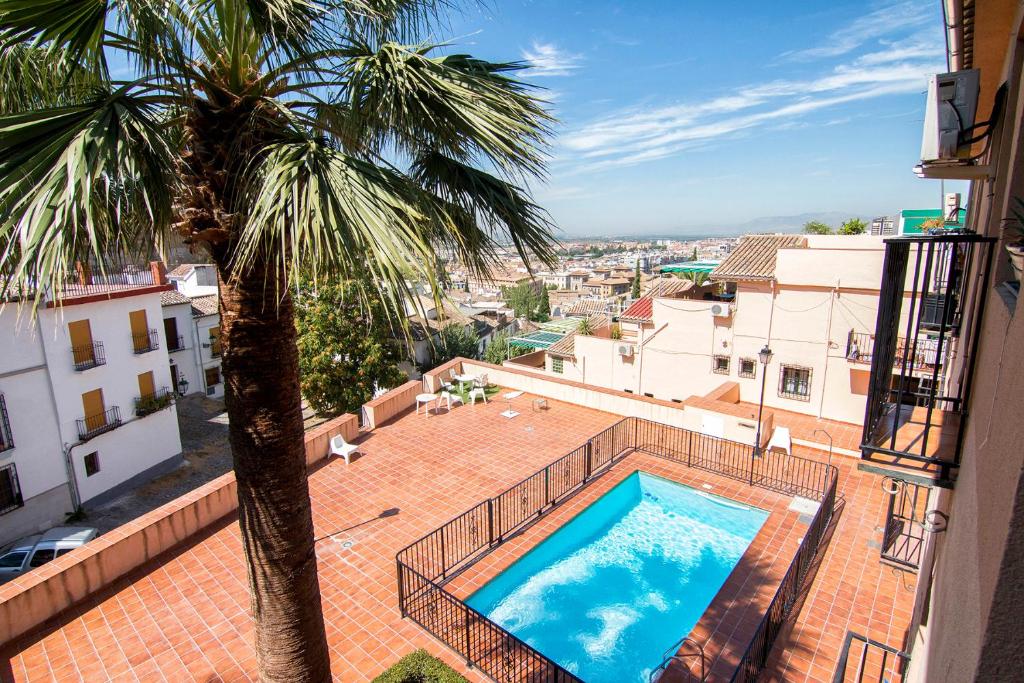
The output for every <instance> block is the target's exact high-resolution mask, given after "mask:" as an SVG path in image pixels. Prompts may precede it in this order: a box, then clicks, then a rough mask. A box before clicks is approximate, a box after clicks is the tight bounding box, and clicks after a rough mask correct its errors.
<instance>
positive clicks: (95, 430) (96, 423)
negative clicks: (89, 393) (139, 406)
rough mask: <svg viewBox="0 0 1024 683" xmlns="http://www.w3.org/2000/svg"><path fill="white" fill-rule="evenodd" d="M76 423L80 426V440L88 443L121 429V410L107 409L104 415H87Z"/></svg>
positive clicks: (115, 407)
mask: <svg viewBox="0 0 1024 683" xmlns="http://www.w3.org/2000/svg"><path fill="white" fill-rule="evenodd" d="M75 423H76V424H77V426H78V439H79V440H80V441H88V440H89V439H91V438H93V437H95V436H99V435H100V434H103V433H105V432H109V431H112V430H114V429H117V428H118V427H120V426H121V409H120V408H118V407H117V406H114V407H113V408H107V409H106V410H104V411H103V412H102V413H96V414H95V415H86V416H85V417H83V418H81V419H79V420H75Z"/></svg>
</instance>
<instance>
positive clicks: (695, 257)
mask: <svg viewBox="0 0 1024 683" xmlns="http://www.w3.org/2000/svg"><path fill="white" fill-rule="evenodd" d="M690 260H691V261H696V260H697V247H694V248H693V254H691V255H690Z"/></svg>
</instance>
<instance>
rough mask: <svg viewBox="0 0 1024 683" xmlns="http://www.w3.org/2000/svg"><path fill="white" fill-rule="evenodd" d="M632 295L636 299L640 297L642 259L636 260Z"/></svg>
mask: <svg viewBox="0 0 1024 683" xmlns="http://www.w3.org/2000/svg"><path fill="white" fill-rule="evenodd" d="M630 296H632V297H633V298H634V299H639V298H640V259H637V260H636V272H635V273H634V274H633V291H632V292H630Z"/></svg>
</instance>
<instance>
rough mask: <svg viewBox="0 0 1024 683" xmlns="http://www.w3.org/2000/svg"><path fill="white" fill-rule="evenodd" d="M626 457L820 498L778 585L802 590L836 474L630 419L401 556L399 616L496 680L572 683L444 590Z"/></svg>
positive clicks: (750, 662) (767, 637) (764, 636)
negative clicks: (640, 455)
mask: <svg viewBox="0 0 1024 683" xmlns="http://www.w3.org/2000/svg"><path fill="white" fill-rule="evenodd" d="M634 450H636V451H642V452H645V453H649V454H652V455H655V456H658V457H662V458H666V459H669V460H672V461H674V462H677V463H680V464H685V465H687V466H688V467H696V468H700V469H703V470H707V471H710V472H714V473H716V474H721V475H723V476H726V477H729V478H732V479H737V480H740V481H744V482H747V483H748V484H751V485H754V486H760V487H763V488H768V489H771V490H773V491H779V492H782V493H785V494H788V495H801V496H807V497H812V498H816V499H819V500H820V501H821V505H820V507H819V510H818V513H817V514H816V515H815V518H814V521H813V522H812V523H811V525H810V527H809V529H808V533H807V534H806V535H805V536H804V540H803V542H802V544H801V546H800V550H799V551H798V554H797V559H796V560H794V565H793V567H796V570H794V568H793V567H791V568H790V572H789V573H787V575H786V578H784V579H783V587H787V586H788V588H787V591H786V593H785V595H786V596H789V595H790V594H791V593H792V592H793V591H797V590H799V589H800V588H801V587H802V582H803V579H804V578H805V576H806V573H807V566H808V565H809V563H810V559H811V558H813V556H814V553H815V552H816V551H817V549H818V544H819V543H820V541H821V538H822V535H823V533H824V529H825V527H826V526H827V524H828V521H829V520H830V519H831V515H832V508H833V507H834V504H835V487H836V480H837V473H836V472H837V471H836V468H835V467H833V466H832V465H829V464H826V463H821V462H817V461H814V460H807V459H804V458H799V457H794V456H784V455H779V454H775V453H765V454H764V455H762V456H760V457H755V456H754V449H753V447H752V446H749V445H746V444H742V443H739V442H735V441H729V440H727V439H719V438H716V437H712V436H708V435H706V434H700V433H697V432H691V431H689V430H686V429H681V428H679V427H672V426H669V425H663V424H660V423H656V422H651V421H649V420H644V419H640V418H635V417H629V418H625V419H623V420H621V421H619V422H617V423H616V424H614V425H612V426H611V427H609V428H608V429H606V430H604V431H603V432H600V433H599V434H597V435H596V436H594V437H593V438H591V439H589V440H588V441H587V442H586V443H584V444H583V445H581V446H579V447H578V448H576V449H574V450H573V451H571V452H570V453H568V454H566V455H564V456H562V457H561V458H559V459H558V460H555V461H554V462H552V463H551V464H550V465H548V466H547V467H545V468H544V469H542V470H540V471H538V472H536V473H534V474H532V475H530V476H529V477H527V478H525V479H523V480H522V481H520V482H519V483H517V484H515V485H514V486H511V487H510V488H508V489H506V490H505V491H503V492H501V493H499V494H498V495H497V496H495V497H493V498H489V499H487V500H485V501H483V502H481V503H479V504H478V505H476V506H474V507H472V508H470V509H469V510H467V511H466V512H464V513H462V514H461V515H459V516H458V517H456V518H454V519H452V520H451V521H449V522H447V523H446V524H444V525H442V526H441V527H439V528H438V529H435V530H434V531H432V532H430V533H429V534H427V535H426V536H423V537H422V538H420V539H419V540H417V541H416V542H414V543H412V544H410V545H409V546H407V547H405V548H403V549H402V550H401V551H399V553H398V554H397V556H396V558H395V559H396V565H397V573H398V602H399V609H400V610H401V613H402V616H403V617H409V618H410V619H412V620H413V621H415V622H416V623H417V624H419V625H420V626H422V627H423V628H424V629H426V630H427V631H429V632H430V633H431V634H433V635H434V636H435V637H437V638H438V639H440V640H441V641H442V642H444V643H445V644H447V645H448V646H449V647H451V648H453V649H454V650H456V651H457V652H459V653H460V654H461V655H462V656H463V657H464V658H465V659H466V661H467V662H468V663H469V664H471V665H472V666H475V667H476V668H478V669H480V670H481V671H483V672H484V673H485V674H487V675H488V676H490V677H491V678H493V679H495V680H500V681H558V682H561V681H567V682H572V681H578V680H579V679H578V678H577V677H576V676H575V675H573V674H572V673H571V672H569V671H567V670H565V669H564V668H563V667H561V666H560V665H558V664H557V663H556V662H553V661H551V660H549V659H548V658H547V657H545V656H544V655H542V654H541V653H539V652H537V651H536V650H535V649H534V648H532V647H530V646H529V645H527V644H526V643H524V642H523V641H521V640H519V639H518V638H517V637H516V636H514V635H512V634H511V633H509V632H508V631H506V630H504V629H503V628H501V627H500V626H498V625H497V624H495V623H493V622H491V621H490V620H489V619H487V618H486V617H485V616H484V615H482V614H480V613H479V612H477V611H476V610H474V609H472V608H471V607H469V606H468V605H466V604H465V603H464V602H462V601H461V600H459V599H458V598H456V597H455V596H453V595H452V594H451V593H449V592H448V591H447V590H445V588H444V584H445V582H446V581H448V580H449V579H450V578H451V577H452V576H454V575H455V574H457V573H459V572H461V571H463V570H464V569H465V568H466V567H468V566H469V565H471V564H473V563H474V562H476V561H477V560H479V559H480V558H481V557H483V556H484V555H486V554H487V553H489V552H490V551H491V550H493V549H494V548H496V547H498V546H499V545H501V544H502V543H503V542H504V541H505V540H507V539H508V538H509V536H511V535H513V534H515V533H516V532H517V531H520V530H522V529H523V528H525V527H526V526H528V525H529V524H530V523H532V522H534V521H536V520H537V519H539V518H541V517H542V516H544V515H545V514H547V513H548V512H550V511H551V510H553V509H554V508H555V506H556V505H557V504H558V503H560V502H561V501H563V500H565V499H566V498H567V497H569V496H570V495H571V494H572V493H574V492H576V491H578V490H580V489H582V488H583V487H585V486H586V485H587V484H589V483H590V482H591V481H592V480H593V479H594V478H595V477H596V476H597V475H599V474H601V473H603V472H605V471H607V470H608V469H610V468H611V467H612V466H613V465H614V464H615V463H616V462H617V461H619V460H620V459H621V458H623V457H625V455H626V454H627V453H629V452H631V451H634ZM794 572H795V573H794ZM791 574H792V576H791ZM787 582H789V583H787ZM781 592H782V588H780V593H781ZM791 608H792V602H789V603H788V604H785V605H783V604H782V603H780V602H779V599H778V596H776V600H774V601H773V603H772V607H771V608H770V611H771V610H775V612H776V614H775V617H773V619H772V620H771V621H770V622H769V623H770V624H776V622H777V620H779V619H785V618H786V617H787V616H788V615H789V611H790V609H791ZM766 619H767V617H766ZM777 633H778V631H777V629H776V630H774V631H767V630H765V629H764V628H763V627H762V628H761V629H759V631H758V635H757V636H756V638H760V641H759V642H760V644H761V647H767V649H768V650H770V648H771V645H772V643H773V642H774V639H775V636H776V635H777ZM755 654H756V653H755ZM766 654H767V650H766ZM703 663H704V662H703V659H702V661H701V665H703ZM763 666H764V661H763V659H759V658H758V657H756V656H754V654H752V653H751V651H750V650H748V653H747V655H745V656H744V659H743V662H742V663H741V667H742V668H743V670H745V671H748V672H752V671H755V670H756V671H760V669H761V668H762V667H763ZM740 680H745V679H740Z"/></svg>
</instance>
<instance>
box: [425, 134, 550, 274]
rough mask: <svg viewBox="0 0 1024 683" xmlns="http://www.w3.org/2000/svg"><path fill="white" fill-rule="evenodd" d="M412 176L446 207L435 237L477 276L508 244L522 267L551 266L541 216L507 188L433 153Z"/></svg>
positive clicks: (530, 203)
mask: <svg viewBox="0 0 1024 683" xmlns="http://www.w3.org/2000/svg"><path fill="white" fill-rule="evenodd" d="M412 176H413V177H414V178H416V180H417V181H418V182H419V183H420V184H421V185H422V186H423V187H424V188H426V189H428V190H429V191H430V192H432V193H433V194H434V195H436V196H437V197H439V198H440V199H442V200H443V201H444V202H445V203H446V204H448V205H452V206H454V207H457V209H458V211H454V212H452V211H446V212H445V214H446V215H445V218H447V219H448V220H447V224H446V225H444V226H443V228H442V230H441V234H440V235H439V238H440V239H441V240H442V241H443V242H444V243H446V244H447V245H448V246H450V247H452V248H454V249H456V250H457V251H458V252H459V254H460V257H461V258H462V260H463V262H464V263H466V265H467V266H469V267H471V268H473V269H474V270H475V271H476V272H477V273H480V274H482V273H483V272H485V271H486V270H487V266H488V265H490V264H489V263H488V257H489V256H490V255H491V254H493V248H492V247H493V245H495V244H499V243H507V242H511V243H512V244H513V245H514V246H515V248H516V251H517V252H518V254H519V256H520V257H521V258H522V259H523V262H524V263H526V264H527V265H529V264H531V263H532V262H534V261H540V262H541V263H542V264H544V265H547V266H551V265H554V264H555V263H556V262H557V260H558V254H557V247H558V243H557V240H556V239H555V237H554V234H553V230H554V226H553V225H552V223H551V221H550V219H549V218H548V215H547V213H546V212H545V211H544V210H543V209H542V208H540V207H539V206H537V205H536V204H535V203H533V201H531V200H530V198H529V196H528V195H527V194H526V192H525V191H524V190H523V189H522V188H520V187H517V186H515V185H513V184H512V183H509V182H507V181H505V180H502V179H500V178H496V177H495V176H493V175H491V174H489V173H486V172H484V171H481V170H480V169H478V168H474V167H472V166H469V165H467V164H464V163H462V162H460V161H458V160H456V159H451V158H449V157H446V156H444V155H443V154H440V153H438V152H431V153H426V154H422V155H420V156H419V158H417V159H416V161H415V162H414V164H413V166H412Z"/></svg>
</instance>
